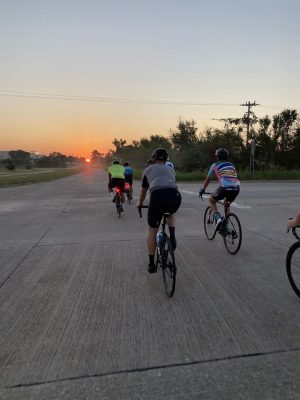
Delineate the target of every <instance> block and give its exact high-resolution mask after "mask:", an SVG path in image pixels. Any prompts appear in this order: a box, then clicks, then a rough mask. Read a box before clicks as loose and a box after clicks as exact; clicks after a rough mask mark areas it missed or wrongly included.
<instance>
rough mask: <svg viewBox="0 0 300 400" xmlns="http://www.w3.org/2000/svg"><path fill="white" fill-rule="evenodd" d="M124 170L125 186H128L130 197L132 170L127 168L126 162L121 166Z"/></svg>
mask: <svg viewBox="0 0 300 400" xmlns="http://www.w3.org/2000/svg"><path fill="white" fill-rule="evenodd" d="M123 166H124V168H125V185H126V182H128V184H129V193H130V196H131V197H132V178H133V168H132V167H130V166H129V164H128V162H124V164H123Z"/></svg>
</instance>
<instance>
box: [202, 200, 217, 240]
mask: <svg viewBox="0 0 300 400" xmlns="http://www.w3.org/2000/svg"><path fill="white" fill-rule="evenodd" d="M204 232H205V236H206V237H207V239H208V240H213V239H214V237H215V236H216V226H215V222H214V212H213V210H212V209H211V208H210V207H209V206H208V207H207V209H206V210H205V213H204Z"/></svg>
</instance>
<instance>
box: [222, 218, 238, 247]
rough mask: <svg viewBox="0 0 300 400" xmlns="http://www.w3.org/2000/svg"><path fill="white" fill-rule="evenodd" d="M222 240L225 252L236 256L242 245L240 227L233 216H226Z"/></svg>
mask: <svg viewBox="0 0 300 400" xmlns="http://www.w3.org/2000/svg"><path fill="white" fill-rule="evenodd" d="M223 229H224V234H223V240H224V244H225V247H226V250H227V251H228V253H230V254H236V253H237V252H238V251H239V249H240V247H241V243H242V227H241V223H240V220H239V219H238V217H237V216H236V215H235V214H228V215H227V217H226V218H225V221H224V228H223Z"/></svg>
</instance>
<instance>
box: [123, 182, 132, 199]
mask: <svg viewBox="0 0 300 400" xmlns="http://www.w3.org/2000/svg"><path fill="white" fill-rule="evenodd" d="M132 192H133V190H132V185H130V183H129V182H125V193H126V196H127V200H128V203H129V204H130V203H131V200H132V199H133V196H132Z"/></svg>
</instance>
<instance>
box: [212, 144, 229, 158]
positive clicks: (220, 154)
mask: <svg viewBox="0 0 300 400" xmlns="http://www.w3.org/2000/svg"><path fill="white" fill-rule="evenodd" d="M215 155H216V156H217V157H218V160H219V161H226V160H228V158H229V151H228V150H227V149H224V148H223V147H221V148H220V149H218V150H216V153H215Z"/></svg>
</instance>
